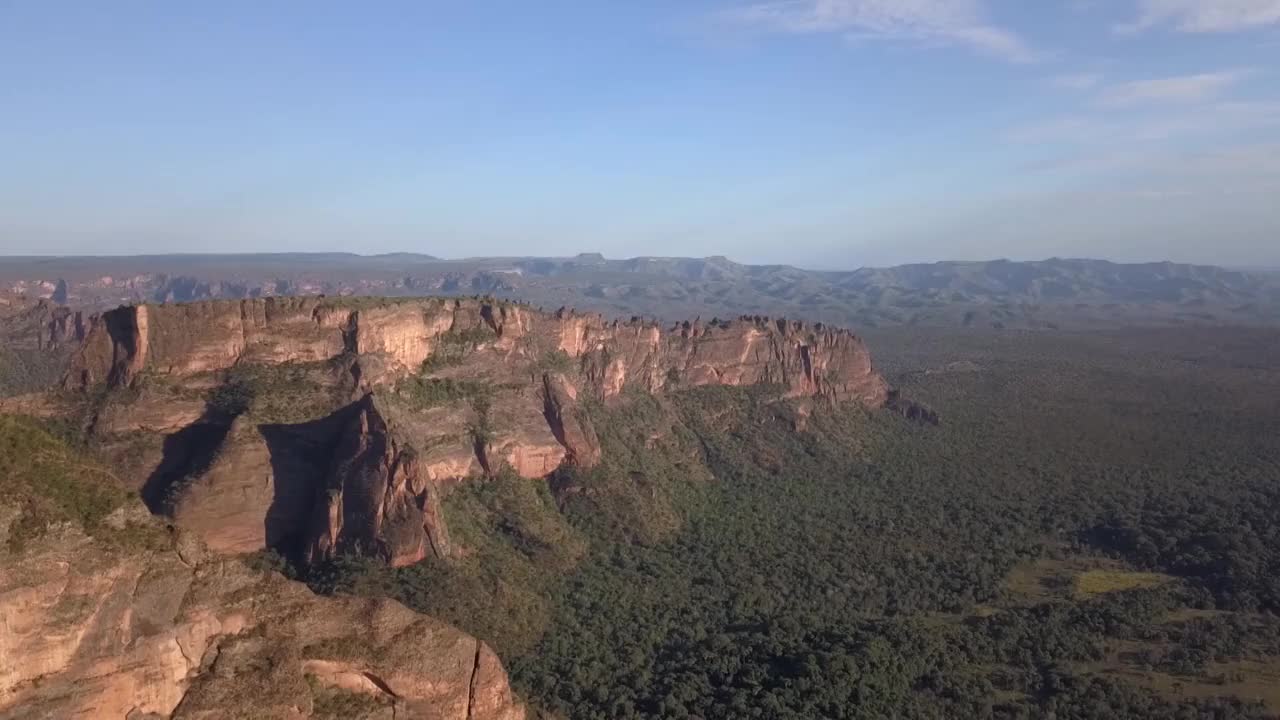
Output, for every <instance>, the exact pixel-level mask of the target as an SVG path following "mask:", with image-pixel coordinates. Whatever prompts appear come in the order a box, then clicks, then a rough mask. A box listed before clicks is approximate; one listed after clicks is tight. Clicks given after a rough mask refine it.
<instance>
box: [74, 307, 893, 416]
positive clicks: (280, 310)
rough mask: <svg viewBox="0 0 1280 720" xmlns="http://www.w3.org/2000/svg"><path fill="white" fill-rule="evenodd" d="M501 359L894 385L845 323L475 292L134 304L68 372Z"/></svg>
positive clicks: (700, 380) (796, 386) (600, 388)
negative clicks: (452, 354) (617, 315)
mask: <svg viewBox="0 0 1280 720" xmlns="http://www.w3.org/2000/svg"><path fill="white" fill-rule="evenodd" d="M473 330H479V331H481V332H483V331H485V330H488V331H490V332H491V333H492V338H491V339H490V340H489V341H488V342H484V343H477V346H478V347H476V348H475V349H476V350H482V349H489V350H492V351H493V353H492V354H493V355H494V356H495V357H497V358H500V359H502V360H504V361H507V362H512V361H518V360H523V361H537V360H538V359H539V357H538V353H547V352H557V351H559V352H563V353H565V354H566V355H567V356H568V357H569V358H570V359H572V360H575V361H577V363H578V364H579V365H580V367H581V370H582V372H583V374H584V375H585V377H586V378H587V379H588V380H589V381H590V382H591V384H592V386H593V390H594V391H595V392H597V393H598V394H599V395H600V396H601V397H603V398H609V397H613V396H616V395H618V394H619V393H621V392H622V391H623V389H624V388H625V387H628V386H635V387H638V388H641V389H644V390H646V391H649V392H658V391H661V390H663V389H665V388H667V387H669V386H673V385H676V386H681V387H689V386H696V385H753V384H776V385H779V386H782V387H783V388H785V393H786V394H787V395H792V396H802V395H808V396H816V397H824V398H828V399H830V400H834V401H844V400H858V401H861V402H864V403H867V404H869V405H878V404H881V403H883V402H884V400H885V398H886V393H887V390H888V389H887V387H886V386H885V383H884V381H883V380H882V379H881V378H880V377H879V376H878V375H877V374H876V373H875V372H873V370H872V367H871V357H870V354H869V353H868V352H867V350H866V347H865V346H864V345H863V343H862V342H861V340H859V339H858V338H857V337H856V336H854V335H852V334H851V333H849V332H847V331H845V330H840V329H836V328H828V327H824V326H822V325H821V324H818V325H814V326H807V325H805V324H804V323H800V322H792V321H786V320H771V319H768V318H762V317H743V318H739V319H737V320H732V321H712V322H709V323H706V324H703V323H698V322H692V323H690V322H686V323H683V324H679V325H676V326H675V327H673V328H670V329H668V330H666V331H664V330H663V329H662V328H661V327H659V326H658V325H656V324H653V323H649V322H645V321H641V320H633V321H631V322H627V323H622V322H618V321H612V322H609V321H606V320H605V319H604V318H603V317H602V316H599V315H579V314H576V313H573V312H572V311H560V312H557V313H555V314H554V315H551V314H545V313H541V312H538V311H535V310H532V309H531V308H528V307H526V306H522V305H518V304H513V303H508V302H496V301H494V302H489V301H484V300H476V299H422V300H403V301H390V300H384V301H374V300H367V299H355V300H349V299H333V300H330V299H325V298H267V299H259V300H243V301H239V302H206V303H193V304H189V305H157V306H153V305H137V306H129V307H123V308H119V309H117V310H112V311H110V312H107V313H104V314H102V315H99V316H95V317H94V318H92V319H91V320H90V322H89V330H88V333H87V337H86V340H85V343H84V346H83V348H82V349H81V351H80V353H79V354H78V355H77V357H76V359H75V362H74V365H73V367H72V370H71V372H69V373H68V376H67V378H66V381H65V382H64V384H65V385H66V386H68V387H77V388H84V387H88V386H91V385H93V384H95V383H99V382H107V383H109V384H111V385H113V386H127V385H129V384H131V383H132V382H133V381H134V379H135V378H136V377H137V376H138V374H139V373H141V372H143V371H144V370H146V371H151V372H153V373H155V374H157V375H160V376H170V377H182V376H191V375H197V374H199V373H201V372H208V371H216V370H226V369H228V368H231V367H233V366H235V365H236V364H238V363H254V362H257V363H267V364H279V363H287V362H292V363H306V362H316V361H323V360H330V359H333V358H336V357H339V356H342V355H344V354H354V355H356V356H360V357H365V356H373V357H376V358H378V359H379V360H382V361H383V362H385V363H386V365H385V366H382V367H383V370H382V372H380V373H379V374H378V376H376V377H372V378H368V380H369V381H370V382H371V383H373V384H377V383H378V382H385V381H387V380H390V379H394V378H395V377H397V376H401V375H403V374H406V373H410V372H413V371H416V370H417V369H418V368H419V367H420V366H421V365H422V363H423V362H424V361H426V360H427V359H428V358H429V357H431V356H432V355H433V354H434V353H436V352H437V351H438V350H439V349H440V348H441V346H442V345H446V344H448V343H449V341H450V339H451V336H453V337H456V336H457V335H458V334H460V333H466V332H468V331H473Z"/></svg>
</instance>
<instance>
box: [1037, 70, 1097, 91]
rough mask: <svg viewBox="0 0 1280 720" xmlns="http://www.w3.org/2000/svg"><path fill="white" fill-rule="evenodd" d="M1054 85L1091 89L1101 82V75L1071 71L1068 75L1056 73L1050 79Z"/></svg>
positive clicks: (1073, 88) (1074, 88)
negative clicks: (1056, 74)
mask: <svg viewBox="0 0 1280 720" xmlns="http://www.w3.org/2000/svg"><path fill="white" fill-rule="evenodd" d="M1050 81H1051V82H1052V83H1053V84H1054V85H1057V86H1058V87H1060V88H1066V89H1068V90H1092V89H1093V88H1095V87H1097V86H1098V83H1100V82H1102V75H1101V74H1099V73H1071V74H1068V75H1058V76H1056V77H1053V78H1051V80H1050Z"/></svg>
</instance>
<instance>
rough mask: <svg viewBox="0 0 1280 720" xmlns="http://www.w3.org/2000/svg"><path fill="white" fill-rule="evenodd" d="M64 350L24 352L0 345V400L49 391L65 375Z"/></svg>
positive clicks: (23, 350)
mask: <svg viewBox="0 0 1280 720" xmlns="http://www.w3.org/2000/svg"><path fill="white" fill-rule="evenodd" d="M69 359H70V353H69V352H68V351H67V350H63V349H60V350H27V349H19V348H14V347H9V346H8V343H4V342H0V397H9V396H11V395H22V394H25V393H33V392H39V391H41V390H44V389H45V388H47V387H50V386H51V385H53V384H54V383H55V382H57V381H58V379H59V378H60V377H61V376H62V373H63V372H65V371H66V368H67V364H68V361H69Z"/></svg>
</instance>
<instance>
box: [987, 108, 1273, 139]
mask: <svg viewBox="0 0 1280 720" xmlns="http://www.w3.org/2000/svg"><path fill="white" fill-rule="evenodd" d="M1275 127H1280V102H1217V103H1209V104H1207V105H1202V106H1195V107H1189V108H1185V109H1182V110H1180V111H1178V112H1165V113H1160V114H1158V115H1154V116H1153V115H1151V114H1150V113H1142V114H1140V115H1139V116H1130V115H1124V116H1119V117H1117V116H1115V115H1114V114H1110V113H1108V114H1092V115H1072V116H1067V117H1062V118H1058V119H1054V120H1049V121H1046V122H1042V123H1037V124H1034V125H1028V126H1024V127H1019V128H1014V129H1012V130H1010V131H1008V132H1006V133H1005V138H1006V139H1007V140H1008V141H1010V142H1013V143H1017V144H1025V145H1092V146H1099V147H1107V148H1115V147H1118V146H1125V145H1131V144H1133V143H1159V142H1163V141H1169V140H1173V139H1176V138H1184V137H1191V136H1203V137H1207V136H1221V135H1229V134H1231V133H1239V132H1245V131H1250V130H1258V129H1263V128H1275Z"/></svg>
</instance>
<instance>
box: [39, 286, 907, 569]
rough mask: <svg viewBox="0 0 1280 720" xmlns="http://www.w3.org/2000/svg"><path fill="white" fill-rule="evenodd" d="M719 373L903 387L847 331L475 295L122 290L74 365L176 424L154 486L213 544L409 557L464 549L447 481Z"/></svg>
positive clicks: (871, 401) (554, 446)
mask: <svg viewBox="0 0 1280 720" xmlns="http://www.w3.org/2000/svg"><path fill="white" fill-rule="evenodd" d="M705 385H730V386H746V385H751V386H762V387H764V388H766V389H767V392H769V393H771V394H773V395H774V396H775V397H776V398H777V399H779V400H781V399H787V398H792V399H797V400H803V401H804V403H806V404H814V403H828V404H831V403H841V402H857V403H861V404H864V405H867V406H871V407H879V406H882V405H884V403H885V402H886V400H887V398H888V397H889V392H888V387H887V385H886V383H885V382H884V380H883V379H882V378H881V377H880V376H879V375H878V374H877V373H876V372H875V371H874V370H873V368H872V364H871V358H870V355H869V354H868V352H867V350H866V348H865V347H864V345H863V344H862V342H861V341H860V340H859V339H858V338H857V337H855V336H854V335H852V334H850V333H849V332H847V331H844V330H838V329H834V328H828V327H823V326H821V325H815V326H806V325H804V324H802V323H797V322H789V321H785V320H772V319H768V318H763V317H743V318H739V319H736V320H732V321H720V320H713V321H710V322H706V323H702V322H686V323H681V324H678V325H676V326H674V327H671V328H663V327H660V326H658V325H657V324H655V323H652V322H647V321H644V320H633V321H630V322H616V321H606V320H605V319H604V318H602V317H601V316H599V315H586V314H578V313H575V312H572V311H568V310H561V311H559V312H556V313H554V314H550V313H543V312H539V311H536V310H534V309H532V308H529V307H527V306H524V305H520V304H515V303H509V302H499V301H490V300H484V299H475V298H471V299H443V298H428V299H412V300H385V299H382V300H380V299H370V298H333V299H326V298H300V297H299V298H266V299H254V300H243V301H235V302H204V303H193V304H187V305H155V306H147V305H141V306H130V307H123V308H119V309H117V310H113V311H110V312H107V313H104V314H102V315H100V316H97V317H95V318H93V319H92V320H91V321H90V322H89V326H88V332H87V336H86V338H85V341H84V343H83V344H82V346H81V348H80V350H79V352H78V353H77V355H76V356H75V358H74V359H73V361H72V363H71V368H70V370H69V371H68V372H67V374H66V376H65V378H64V380H63V389H64V390H70V391H75V390H81V391H88V390H94V392H92V393H90V392H86V393H85V397H104V398H106V399H105V400H103V401H101V403H100V404H99V405H97V406H94V407H93V408H92V410H91V417H90V418H89V419H88V421H87V423H88V424H89V426H90V427H92V428H93V429H94V431H95V432H97V433H99V434H100V435H104V436H110V437H117V438H124V439H131V438H136V436H138V435H139V434H142V435H146V434H148V433H150V434H152V435H156V434H163V435H164V437H165V439H164V441H163V446H164V451H163V459H162V460H161V461H160V462H159V464H158V466H157V467H156V469H155V471H154V472H152V473H151V474H150V477H149V479H148V480H147V483H146V485H145V487H143V488H142V490H143V495H144V497H145V498H146V499H147V500H148V502H149V504H150V505H151V507H152V509H153V510H156V511H159V512H162V513H165V514H168V515H170V516H171V517H173V518H174V519H175V520H176V521H177V523H178V524H179V525H180V526H182V527H185V528H189V529H191V530H194V531H196V532H198V533H199V534H200V535H201V536H202V537H203V538H204V539H205V541H206V542H208V543H209V545H210V547H211V548H213V549H214V550H216V551H219V552H226V553H240V552H248V551H253V550H257V549H260V548H262V547H264V546H271V547H275V548H278V549H281V550H284V551H287V552H289V553H290V554H291V555H292V556H293V557H295V558H296V559H300V560H303V561H308V562H315V561H319V560H324V559H327V558H331V557H333V556H334V555H335V554H336V553H340V552H347V551H359V552H363V553H366V554H369V555H373V556H377V557H381V558H383V559H384V560H386V561H387V562H390V563H392V564H396V565H403V564H411V563H415V562H418V561H420V560H422V559H423V558H425V557H429V556H432V555H435V556H447V555H448V554H449V553H450V549H451V545H450V543H449V540H448V530H447V528H446V527H445V526H444V523H443V520H442V518H441V508H440V498H441V497H442V495H443V494H444V493H445V492H446V491H447V488H448V486H449V484H450V483H454V482H458V481H460V480H463V479H465V478H468V477H472V476H477V475H482V474H496V473H499V472H511V473H514V474H515V475H518V476H521V477H525V478H530V479H534V478H544V477H547V476H548V475H550V474H551V473H553V472H555V471H556V470H557V469H559V468H560V467H562V466H565V465H575V466H578V467H584V468H586V467H591V466H592V465H594V464H596V463H598V462H599V461H600V457H601V455H600V453H601V450H600V444H599V441H598V440H597V438H596V432H595V429H594V428H593V427H592V426H591V423H590V420H589V413H588V412H587V411H586V410H587V407H588V405H589V404H590V403H623V402H627V400H626V397H627V393H628V392H642V393H651V394H663V393H669V392H674V391H680V390H685V389H689V388H694V387H698V386H705ZM103 390H105V391H106V392H105V394H104V393H103V392H101V391H103ZM64 394H65V393H64ZM117 397H118V398H120V399H119V400H115V399H113V398H117ZM130 442H133V440H130ZM121 443H122V444H123V443H124V440H121Z"/></svg>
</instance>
